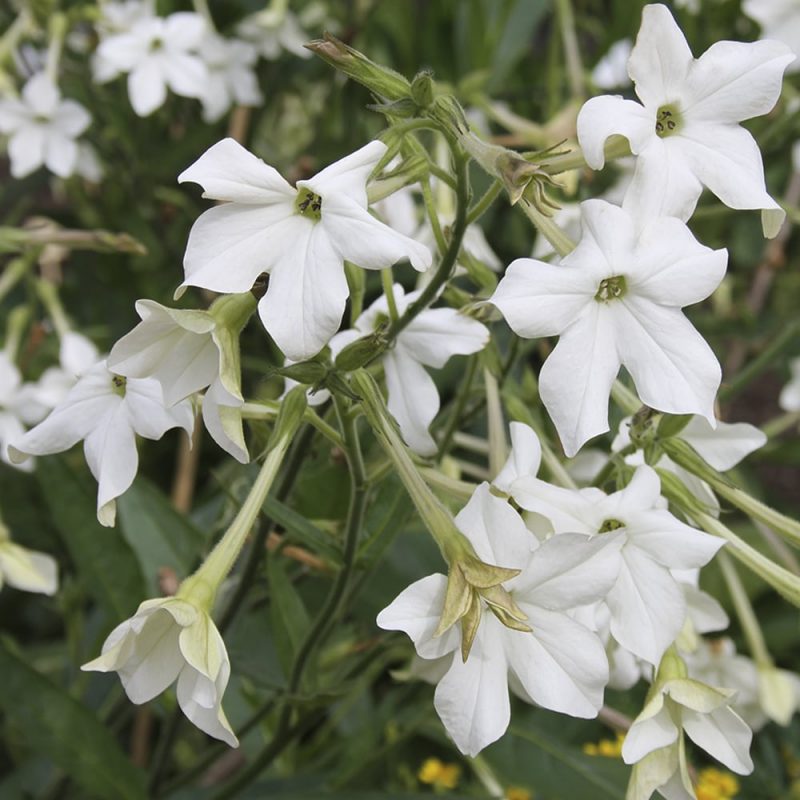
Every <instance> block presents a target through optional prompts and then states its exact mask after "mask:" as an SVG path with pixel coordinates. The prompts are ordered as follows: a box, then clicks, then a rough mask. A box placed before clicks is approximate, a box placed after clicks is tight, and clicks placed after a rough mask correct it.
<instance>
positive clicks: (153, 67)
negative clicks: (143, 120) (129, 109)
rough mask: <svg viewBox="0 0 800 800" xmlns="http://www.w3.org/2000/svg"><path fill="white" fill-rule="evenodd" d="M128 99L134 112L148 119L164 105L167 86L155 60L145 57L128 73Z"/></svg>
mask: <svg viewBox="0 0 800 800" xmlns="http://www.w3.org/2000/svg"><path fill="white" fill-rule="evenodd" d="M128 97H129V98H130V101H131V105H132V106H133V110H134V111H135V112H136V113H137V114H138V115H139V116H140V117H147V116H149V115H150V114H152V113H153V112H154V111H155V110H156V109H157V108H161V106H163V105H164V101H165V100H166V99H167V86H166V83H165V81H164V75H163V74H162V72H161V67H160V65H159V62H158V61H157V60H156V59H155V58H152V57H149V56H145V58H144V59H142V60H141V61H140V62H139V63H138V64H137V65H136V66H135V67H134V68H133V69H132V70H131V71H130V73H128Z"/></svg>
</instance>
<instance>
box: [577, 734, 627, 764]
mask: <svg viewBox="0 0 800 800" xmlns="http://www.w3.org/2000/svg"><path fill="white" fill-rule="evenodd" d="M624 741H625V734H624V733H618V734H617V738H616V739H601V740H600V741H599V742H598V743H597V744H595V743H594V742H587V743H586V744H585V745H584V746H583V748H582V749H583V752H584V753H586V755H587V756H603V757H604V758H620V757H621V755H622V743H623V742H624Z"/></svg>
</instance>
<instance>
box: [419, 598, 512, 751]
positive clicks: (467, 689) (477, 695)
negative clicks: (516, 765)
mask: <svg viewBox="0 0 800 800" xmlns="http://www.w3.org/2000/svg"><path fill="white" fill-rule="evenodd" d="M515 633H516V632H515ZM504 639H505V636H504V631H503V628H502V625H501V624H500V622H498V621H497V619H496V618H495V616H494V615H493V614H491V613H486V614H484V615H483V619H482V620H481V623H480V625H479V627H478V632H477V634H476V635H475V641H474V642H473V644H472V649H471V650H470V654H469V658H467V660H466V662H463V661H462V660H461V657H460V656H459V655H458V654H456V655H455V656H454V657H453V663H452V664H451V665H450V669H449V670H448V671H447V674H446V675H445V676H444V678H442V680H441V681H439V685H438V686H437V687H436V693H435V695H434V699H433V704H434V706H435V707H436V712H437V713H438V714H439V718H440V719H441V720H442V722H443V723H444V726H445V728H447V732H448V733H449V734H450V736H452V738H453V741H454V742H455V743H456V746H457V747H458V749H459V750H460V751H461V752H462V753H464V755H468V756H476V755H478V753H480V751H481V750H483V748H484V747H486V746H487V745H489V744H491V743H492V742H495V741H497V740H498V739H499V738H500V737H501V736H502V735H503V734H504V733H505V732H506V729H507V728H508V723H509V720H510V719H511V703H510V702H509V698H508V665H507V662H506V655H505V650H504Z"/></svg>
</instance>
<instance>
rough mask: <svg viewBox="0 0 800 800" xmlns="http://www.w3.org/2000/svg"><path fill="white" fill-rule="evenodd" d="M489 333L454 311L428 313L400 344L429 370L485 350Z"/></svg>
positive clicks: (406, 332) (412, 325)
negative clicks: (453, 359) (454, 358)
mask: <svg viewBox="0 0 800 800" xmlns="http://www.w3.org/2000/svg"><path fill="white" fill-rule="evenodd" d="M488 341H489V329H488V328H487V327H486V326H485V325H483V324H482V323H480V322H478V321H477V320H474V319H472V318H470V317H468V316H466V315H465V314H461V313H459V312H458V311H457V310H456V309H454V308H433V309H426V310H425V311H423V312H422V313H420V314H419V315H418V316H416V317H415V318H414V319H413V320H412V321H411V323H410V324H409V325H408V326H407V327H406V329H405V330H404V331H402V332H401V333H400V336H399V337H398V342H400V343H402V345H403V348H404V349H406V350H407V351H409V352H410V353H412V354H413V356H414V358H415V359H416V360H417V361H419V362H420V363H421V364H425V366H427V367H435V368H437V369H438V368H441V367H443V366H444V365H445V364H446V363H447V361H448V360H449V359H450V357H451V356H467V355H471V354H472V353H477V352H478V351H479V350H482V349H483V348H484V347H485V346H486V344H487V343H488Z"/></svg>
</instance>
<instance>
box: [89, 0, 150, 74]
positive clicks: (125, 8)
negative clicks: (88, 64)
mask: <svg viewBox="0 0 800 800" xmlns="http://www.w3.org/2000/svg"><path fill="white" fill-rule="evenodd" d="M153 16H155V10H154V9H153V0H122V2H112V3H102V4H101V6H100V19H99V20H98V21H97V23H96V28H97V35H98V36H99V38H100V39H101V40H103V39H106V38H108V37H110V36H115V35H117V34H120V33H127V32H128V31H129V30H130V29H131V28H132V27H133V26H134V25H135V24H136V23H137V22H139V20H142V19H146V18H148V17H153ZM92 74H93V75H94V79H95V80H96V81H97V82H98V83H107V82H108V81H110V80H113V79H114V78H116V77H117V75H119V74H120V73H119V70H118V69H117V67H116V66H115V65H114V63H112V62H109V61H107V60H106V59H105V58H103V56H102V55H101V53H100V51H99V50H95V52H94V53H93V54H92Z"/></svg>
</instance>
